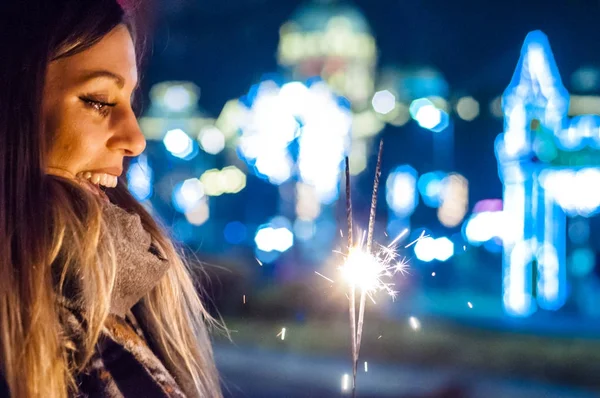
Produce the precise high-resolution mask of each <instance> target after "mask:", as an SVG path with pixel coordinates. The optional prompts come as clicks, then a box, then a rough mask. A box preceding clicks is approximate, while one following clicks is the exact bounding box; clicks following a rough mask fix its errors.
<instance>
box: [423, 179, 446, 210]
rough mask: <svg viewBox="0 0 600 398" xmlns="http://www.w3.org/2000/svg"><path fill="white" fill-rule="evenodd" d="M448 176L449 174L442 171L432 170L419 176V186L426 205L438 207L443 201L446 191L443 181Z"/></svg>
mask: <svg viewBox="0 0 600 398" xmlns="http://www.w3.org/2000/svg"><path fill="white" fill-rule="evenodd" d="M446 176H447V174H446V173H444V172H442V171H432V172H429V173H425V174H423V175H421V176H420V177H419V181H418V183H417V187H418V188H419V193H420V194H421V198H422V199H423V203H424V204H425V205H426V206H428V207H433V208H437V207H438V206H439V205H440V204H441V203H442V200H443V197H442V194H443V191H444V185H443V183H442V181H444V179H445V178H446Z"/></svg>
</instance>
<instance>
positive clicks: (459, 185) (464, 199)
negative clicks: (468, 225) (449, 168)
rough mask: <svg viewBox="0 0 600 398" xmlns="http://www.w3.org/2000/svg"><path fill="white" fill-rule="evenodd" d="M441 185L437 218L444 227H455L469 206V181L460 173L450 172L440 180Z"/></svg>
mask: <svg viewBox="0 0 600 398" xmlns="http://www.w3.org/2000/svg"><path fill="white" fill-rule="evenodd" d="M441 186H442V193H441V205H440V206H439V207H438V211H437V216H438V220H440V222H441V223H442V225H444V226H445V227H449V228H451V227H455V226H457V225H458V224H460V223H461V221H462V220H463V219H464V217H465V215H466V214H467V210H468V208H469V183H468V181H467V179H466V178H465V177H463V176H462V175H460V174H458V173H451V174H450V175H448V176H447V177H445V178H444V179H443V180H442V183H441Z"/></svg>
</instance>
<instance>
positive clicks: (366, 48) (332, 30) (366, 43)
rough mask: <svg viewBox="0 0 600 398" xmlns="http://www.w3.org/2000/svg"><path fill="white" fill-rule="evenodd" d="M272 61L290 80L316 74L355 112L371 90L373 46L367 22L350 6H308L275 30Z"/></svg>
mask: <svg viewBox="0 0 600 398" xmlns="http://www.w3.org/2000/svg"><path fill="white" fill-rule="evenodd" d="M279 35H280V40H279V48H278V53H277V60H278V62H279V64H280V65H282V66H284V67H286V68H288V69H289V70H290V72H291V74H292V76H293V78H294V79H298V80H303V79H307V78H311V77H313V76H321V77H322V78H323V80H324V81H325V82H327V84H328V85H329V86H330V87H331V88H332V89H333V90H334V91H335V92H336V93H337V94H339V95H342V96H344V97H346V98H348V99H349V100H350V101H351V102H352V105H353V108H354V109H355V110H364V109H365V108H366V106H367V105H368V101H369V99H370V98H371V96H372V93H373V88H374V76H375V67H376V62H377V47H376V44H375V39H374V37H373V35H372V34H371V30H370V28H369V24H368V22H367V20H366V18H365V17H364V16H363V15H362V13H361V12H360V11H359V10H358V9H356V8H355V7H353V6H350V5H346V4H340V3H329V4H324V3H316V2H313V3H310V4H308V5H305V6H302V7H301V8H300V9H298V10H297V11H296V12H295V13H294V15H293V16H292V17H291V18H290V20H289V21H287V22H286V23H284V24H283V26H281V29H280V30H279Z"/></svg>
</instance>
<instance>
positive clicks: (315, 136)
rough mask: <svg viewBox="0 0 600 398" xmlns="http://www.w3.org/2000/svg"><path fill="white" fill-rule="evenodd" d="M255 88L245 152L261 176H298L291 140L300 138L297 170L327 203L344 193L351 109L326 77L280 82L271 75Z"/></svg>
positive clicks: (246, 125) (244, 135)
mask: <svg viewBox="0 0 600 398" xmlns="http://www.w3.org/2000/svg"><path fill="white" fill-rule="evenodd" d="M251 93H256V94H255V95H254V96H253V95H251V94H249V95H248V96H247V98H246V101H249V102H250V103H249V104H248V117H247V118H246V120H244V121H243V123H242V136H241V137H240V142H239V145H240V152H241V154H242V156H243V157H244V158H245V160H246V161H247V162H248V163H249V164H250V165H251V166H253V167H254V169H255V170H256V172H257V174H258V175H259V176H265V177H266V178H267V179H269V181H270V182H271V183H273V184H281V183H283V182H284V181H286V180H287V179H289V178H290V177H291V176H292V171H293V170H294V168H293V166H294V164H293V163H294V162H293V160H292V154H291V153H290V148H289V145H290V143H291V142H292V141H293V140H295V139H296V138H297V142H298V154H297V170H298V174H299V175H298V176H299V178H300V180H301V181H303V182H304V183H306V184H309V185H311V186H313V187H314V188H315V191H316V193H317V197H318V199H319V201H320V202H321V203H331V201H333V200H334V199H335V198H336V197H337V194H338V186H337V181H338V175H339V170H340V165H341V162H342V160H343V158H344V155H345V153H346V152H345V151H346V145H347V139H348V136H349V132H350V127H351V115H350V112H349V110H348V109H346V108H344V107H343V106H341V105H340V102H339V101H338V99H337V98H336V96H335V95H334V94H333V93H332V92H331V90H330V89H329V88H328V87H327V86H326V85H325V84H324V83H323V82H320V81H316V82H313V83H312V84H310V86H306V85H304V84H303V83H300V82H289V83H286V84H284V85H283V86H282V87H279V85H277V84H276V83H275V82H273V81H270V80H269V81H265V82H262V83H260V84H259V85H258V86H257V87H254V88H253V89H252V90H251Z"/></svg>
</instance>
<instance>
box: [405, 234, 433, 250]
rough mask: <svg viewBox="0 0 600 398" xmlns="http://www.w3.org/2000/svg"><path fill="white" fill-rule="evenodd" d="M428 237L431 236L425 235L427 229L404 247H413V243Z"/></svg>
mask: <svg viewBox="0 0 600 398" xmlns="http://www.w3.org/2000/svg"><path fill="white" fill-rule="evenodd" d="M427 237H429V235H425V231H423V232H421V235H420V236H419V237H418V238H417V239H415V240H413V241H412V242H410V243H409V244H408V245H406V246H404V247H405V248H409V247H411V246H412V245H414V244H416V243H417V242H418V241H420V240H421V239H423V238H427Z"/></svg>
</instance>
